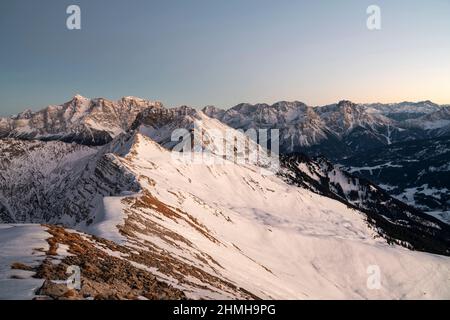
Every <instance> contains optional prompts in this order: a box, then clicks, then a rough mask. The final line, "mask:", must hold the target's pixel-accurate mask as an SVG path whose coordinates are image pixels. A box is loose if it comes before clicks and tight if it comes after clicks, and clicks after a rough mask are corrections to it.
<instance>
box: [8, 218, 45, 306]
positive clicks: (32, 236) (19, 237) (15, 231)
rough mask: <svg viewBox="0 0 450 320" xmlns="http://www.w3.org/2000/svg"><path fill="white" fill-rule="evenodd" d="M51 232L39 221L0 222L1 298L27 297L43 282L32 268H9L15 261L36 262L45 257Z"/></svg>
mask: <svg viewBox="0 0 450 320" xmlns="http://www.w3.org/2000/svg"><path fill="white" fill-rule="evenodd" d="M49 237H50V235H49V234H47V233H46V232H45V230H44V229H43V228H42V227H40V226H38V225H0V300H5V299H11V300H26V299H31V298H33V297H34V295H35V290H36V289H38V288H39V287H40V286H42V284H43V282H44V281H43V280H42V279H33V278H32V276H33V275H34V274H35V273H34V272H31V271H24V270H18V269H15V270H14V269H12V268H11V266H12V265H13V264H14V263H22V264H26V265H28V266H36V265H39V264H40V263H42V261H43V260H44V258H45V250H47V249H48V244H47V242H46V239H47V238H49Z"/></svg>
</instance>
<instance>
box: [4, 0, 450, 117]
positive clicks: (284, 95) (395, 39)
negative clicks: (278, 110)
mask: <svg viewBox="0 0 450 320" xmlns="http://www.w3.org/2000/svg"><path fill="white" fill-rule="evenodd" d="M70 4H77V5H79V6H80V7H81V11H82V12H81V17H82V29H81V30H77V31H70V30H67V29H66V18H67V16H68V15H67V14H66V8H67V6H68V5H70ZM370 4H377V5H379V6H380V7H381V10H382V11H381V12H382V29H381V30H380V31H369V30H368V29H367V28H366V19H367V14H366V9H367V7H368V5H370ZM0 40H1V48H0V114H1V115H8V114H12V113H16V112H18V111H21V110H23V109H25V108H32V109H39V108H42V107H44V106H46V105H48V104H57V103H62V102H65V101H67V100H69V99H70V98H71V97H72V96H73V95H74V94H76V93H80V94H82V95H84V96H87V97H100V96H101V97H106V98H111V99H117V98H119V97H121V96H130V95H133V96H139V97H142V98H148V99H151V100H159V101H162V102H163V103H164V104H165V105H166V106H178V105H181V104H187V105H190V106H195V107H203V106H205V105H209V104H213V105H216V106H219V107H224V108H227V107H231V106H233V105H235V104H237V103H240V102H252V103H255V102H268V103H272V102H275V101H279V100H300V101H303V102H305V103H307V104H310V105H320V104H327V103H332V102H335V101H337V100H340V99H350V100H353V101H355V102H377V101H380V102H395V101H403V100H415V101H417V100H425V99H430V100H434V101H436V102H438V103H450V1H449V0H428V1H425V0H389V1H387V0H384V1H383V0H380V1H377V0H368V1H366V0H344V1H329V0H315V1H313V0H309V1H303V0H292V1H290V0H278V1H275V0H270V1H269V0H158V1H151V0H128V1H125V0H120V1H119V0H83V1H76V0H72V1H66V0H54V1H50V0H39V1H32V0H28V1H24V0H2V1H0Z"/></svg>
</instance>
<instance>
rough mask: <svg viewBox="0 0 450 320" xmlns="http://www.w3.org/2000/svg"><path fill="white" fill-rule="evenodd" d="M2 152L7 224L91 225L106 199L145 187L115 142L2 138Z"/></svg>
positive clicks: (0, 214)
mask: <svg viewBox="0 0 450 320" xmlns="http://www.w3.org/2000/svg"><path fill="white" fill-rule="evenodd" d="M118 141H122V139H118ZM0 150H1V151H2V152H1V154H2V156H1V157H0V166H1V168H2V170H1V172H0V185H1V188H0V221H1V222H4V223H5V222H6V223H24V222H27V223H60V224H64V225H68V226H74V225H77V224H80V223H81V224H84V225H85V224H90V223H92V221H93V220H94V219H95V218H96V215H97V214H98V209H99V208H101V206H102V201H103V197H107V196H115V195H120V194H121V193H122V192H124V191H130V192H137V191H139V186H138V185H137V184H136V183H135V177H134V176H130V174H129V173H128V171H127V170H126V168H124V167H123V165H121V163H120V162H117V161H116V158H115V155H114V154H112V153H109V151H110V149H109V146H108V147H105V148H103V149H98V148H97V149H94V148H90V147H87V146H82V145H78V144H73V143H72V144H68V143H64V142H60V141H50V142H42V141H23V140H15V139H6V140H0Z"/></svg>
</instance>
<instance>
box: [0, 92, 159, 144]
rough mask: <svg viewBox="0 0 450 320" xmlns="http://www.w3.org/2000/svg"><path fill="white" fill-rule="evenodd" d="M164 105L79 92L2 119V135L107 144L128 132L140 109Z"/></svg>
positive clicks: (0, 134)
mask: <svg viewBox="0 0 450 320" xmlns="http://www.w3.org/2000/svg"><path fill="white" fill-rule="evenodd" d="M161 107H162V105H161V104H160V103H159V102H151V101H146V100H143V99H139V98H134V97H124V98H122V99H120V100H119V101H116V102H113V101H110V100H107V99H103V98H98V99H87V98H84V97H81V96H79V95H77V96H75V97H74V98H73V99H72V100H71V101H69V102H66V103H64V104H62V105H57V106H49V107H47V108H45V109H43V110H41V111H38V112H32V111H30V110H27V111H25V112H22V113H20V114H19V115H17V116H13V117H11V118H2V119H0V138H5V137H10V138H20V139H39V140H61V141H64V142H76V143H79V144H84V145H94V146H95V145H104V144H106V143H108V142H110V141H111V140H112V138H114V137H116V136H117V135H119V134H120V133H123V132H126V131H128V130H129V128H130V126H131V124H132V123H133V122H134V121H135V119H136V116H137V115H138V114H139V113H140V112H142V111H144V110H145V109H147V108H161Z"/></svg>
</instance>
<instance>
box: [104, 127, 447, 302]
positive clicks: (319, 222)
mask: <svg viewBox="0 0 450 320" xmlns="http://www.w3.org/2000/svg"><path fill="white" fill-rule="evenodd" d="M120 161H121V162H122V163H123V164H124V165H125V166H126V167H127V168H129V170H130V171H132V172H134V173H135V174H136V176H138V181H139V184H140V185H141V188H142V191H141V192H140V193H139V194H136V195H134V196H133V197H129V196H124V197H121V198H116V200H114V201H120V202H121V203H122V204H123V206H125V208H124V207H123V206H122V207H120V206H105V210H106V211H107V213H106V216H116V217H117V216H122V217H123V222H122V223H121V224H119V227H118V230H117V232H114V233H112V234H108V232H105V231H104V232H103V233H102V234H101V235H102V236H106V237H112V239H116V238H117V234H120V235H122V236H124V237H125V239H123V240H124V241H125V242H122V245H124V246H128V247H130V248H140V249H142V248H146V249H145V250H148V251H149V252H159V253H161V252H164V255H165V256H166V258H167V256H169V257H170V259H169V261H171V262H170V263H166V265H165V266H164V267H163V266H160V269H158V272H162V273H164V270H165V272H166V274H164V276H165V277H168V278H169V279H171V281H173V282H177V283H178V286H180V287H184V288H185V290H186V291H185V292H186V293H187V294H188V296H191V297H195V298H198V297H204V298H205V297H206V298H208V297H209V298H212V297H214V298H217V297H222V298H227V297H228V298H229V297H230V292H228V290H225V289H223V288H221V287H215V286H214V284H213V283H209V285H208V286H207V287H208V289H204V290H199V288H196V287H195V286H194V285H193V283H194V284H195V283H202V282H204V280H202V279H199V278H196V277H198V275H196V274H195V273H192V274H189V273H188V274H187V275H185V276H183V275H180V274H178V273H173V271H172V270H171V269H170V264H178V263H187V264H189V265H191V266H192V267H195V268H198V269H200V270H203V271H204V272H207V273H208V274H213V275H215V276H217V277H219V278H220V279H223V280H224V281H226V282H231V283H234V284H235V285H237V286H238V287H241V288H244V289H245V290H247V291H249V292H251V293H253V294H254V295H256V296H258V297H262V298H290V299H292V298H299V299H302V298H303V299H308V298H427V297H428V298H430V297H436V298H448V297H449V295H450V292H449V291H448V289H449V288H450V287H449V286H448V285H446V284H447V283H448V281H449V280H448V272H449V270H450V269H449V268H450V260H449V258H447V257H440V256H434V255H430V254H426V253H418V252H412V251H409V250H407V249H405V248H401V247H397V246H390V245H388V244H387V243H386V241H385V240H384V239H382V238H380V237H377V233H376V232H375V230H373V229H372V228H371V227H370V226H369V225H368V223H367V221H366V220H367V218H366V216H365V215H364V214H363V213H361V212H359V211H357V210H354V209H350V208H348V207H347V206H346V205H344V204H343V203H341V202H338V201H335V200H332V199H330V198H326V197H323V196H320V195H317V194H315V193H312V192H310V191H308V190H306V189H302V188H298V187H295V186H291V185H288V184H286V183H285V182H284V181H283V180H282V179H280V178H278V177H277V176H263V175H261V174H260V172H259V170H258V169H257V167H254V166H251V165H248V166H244V165H237V164H233V163H226V164H223V165H219V166H217V165H211V166H206V167H205V166H202V165H197V164H191V165H189V164H186V163H178V162H176V161H175V162H174V161H173V158H172V155H171V153H170V152H169V151H167V150H165V149H163V148H161V146H160V145H158V144H156V143H155V142H154V141H152V140H151V139H149V138H147V137H145V136H144V135H141V134H136V136H135V137H134V143H133V145H132V146H131V148H130V149H129V153H128V154H123V155H122V157H121V159H120ZM280 195H281V197H282V199H281V200H280ZM110 201H111V200H110V199H108V200H107V202H108V203H110ZM108 208H109V209H108ZM343 257H344V258H343ZM172 259H173V260H172ZM147 263H148V262H147ZM144 264H145V262H144ZM371 265H378V266H379V267H380V269H381V270H382V275H383V276H382V279H384V280H382V281H383V282H382V286H383V288H382V289H381V290H369V289H368V288H367V286H366V281H367V268H368V267H369V266H371ZM405 266H408V268H405ZM147 267H150V268H154V267H155V265H154V264H152V263H150V265H147ZM186 281H189V283H185V282H186Z"/></svg>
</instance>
